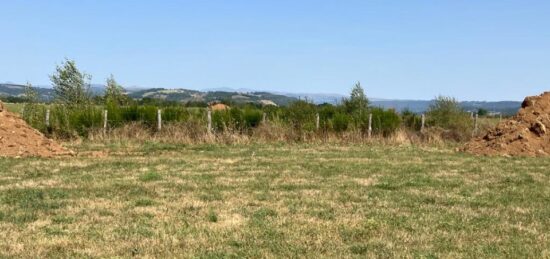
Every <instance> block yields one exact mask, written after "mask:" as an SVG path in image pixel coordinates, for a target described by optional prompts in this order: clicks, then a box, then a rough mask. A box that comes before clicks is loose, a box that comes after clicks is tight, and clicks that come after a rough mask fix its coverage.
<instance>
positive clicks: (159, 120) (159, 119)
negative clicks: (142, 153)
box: [157, 109, 162, 131]
mask: <svg viewBox="0 0 550 259" xmlns="http://www.w3.org/2000/svg"><path fill="white" fill-rule="evenodd" d="M161 129H162V114H161V111H160V109H157V130H158V131H160V130H161Z"/></svg>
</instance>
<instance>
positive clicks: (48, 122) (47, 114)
mask: <svg viewBox="0 0 550 259" xmlns="http://www.w3.org/2000/svg"><path fill="white" fill-rule="evenodd" d="M49 126H50V109H46V127H49Z"/></svg>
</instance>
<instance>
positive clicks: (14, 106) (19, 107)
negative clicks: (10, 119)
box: [4, 103, 25, 113]
mask: <svg viewBox="0 0 550 259" xmlns="http://www.w3.org/2000/svg"><path fill="white" fill-rule="evenodd" d="M4 105H5V107H6V109H8V111H10V112H13V113H21V112H22V111H23V107H25V104H24V103H4Z"/></svg>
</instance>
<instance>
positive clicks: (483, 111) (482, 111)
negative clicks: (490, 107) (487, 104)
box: [477, 108, 489, 116]
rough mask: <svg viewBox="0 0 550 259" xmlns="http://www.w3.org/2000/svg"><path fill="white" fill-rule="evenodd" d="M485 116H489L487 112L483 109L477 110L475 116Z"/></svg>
mask: <svg viewBox="0 0 550 259" xmlns="http://www.w3.org/2000/svg"><path fill="white" fill-rule="evenodd" d="M487 114H489V111H487V110H485V109H483V108H479V109H478V110H477V115H479V116H487Z"/></svg>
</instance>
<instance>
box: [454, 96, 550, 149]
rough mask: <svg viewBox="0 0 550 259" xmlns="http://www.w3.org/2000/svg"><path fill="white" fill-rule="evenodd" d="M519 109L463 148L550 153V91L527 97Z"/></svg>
mask: <svg viewBox="0 0 550 259" xmlns="http://www.w3.org/2000/svg"><path fill="white" fill-rule="evenodd" d="M521 107H522V108H521V109H520V110H519V112H518V113H517V114H516V115H515V116H514V117H512V118H511V119H509V120H506V121H503V122H501V123H499V124H498V125H497V127H496V128H494V129H491V130H489V131H488V132H487V134H485V135H484V136H483V137H480V138H475V139H473V140H472V141H470V142H468V143H467V144H466V145H465V146H464V147H463V148H462V150H463V151H465V152H469V153H473V154H479V155H504V156H550V132H549V131H550V92H545V93H543V94H541V95H539V96H530V97H526V98H525V100H524V101H523V103H522V105H521Z"/></svg>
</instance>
